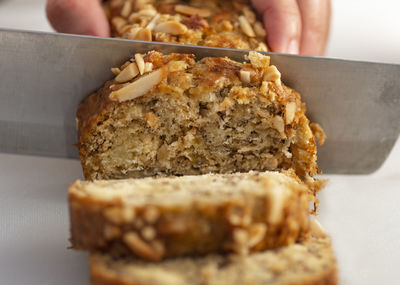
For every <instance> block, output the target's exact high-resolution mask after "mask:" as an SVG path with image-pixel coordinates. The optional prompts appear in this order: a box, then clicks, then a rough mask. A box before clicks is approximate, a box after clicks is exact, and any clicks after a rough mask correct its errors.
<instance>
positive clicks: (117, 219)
mask: <svg viewBox="0 0 400 285" xmlns="http://www.w3.org/2000/svg"><path fill="white" fill-rule="evenodd" d="M103 215H104V217H105V218H106V219H107V220H109V221H110V222H112V223H114V224H117V225H121V224H123V223H124V219H123V217H122V214H121V209H120V208H118V207H110V208H107V209H105V210H104V212H103Z"/></svg>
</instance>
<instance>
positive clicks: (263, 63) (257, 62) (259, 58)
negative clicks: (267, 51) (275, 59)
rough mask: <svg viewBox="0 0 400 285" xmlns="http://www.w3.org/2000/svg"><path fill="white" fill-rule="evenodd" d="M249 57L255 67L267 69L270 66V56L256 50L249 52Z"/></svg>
mask: <svg viewBox="0 0 400 285" xmlns="http://www.w3.org/2000/svg"><path fill="white" fill-rule="evenodd" d="M248 58H249V60H250V63H251V65H252V66H254V67H255V68H263V69H266V68H268V66H269V63H270V57H269V56H267V55H263V54H261V53H259V52H256V51H251V52H249V55H248Z"/></svg>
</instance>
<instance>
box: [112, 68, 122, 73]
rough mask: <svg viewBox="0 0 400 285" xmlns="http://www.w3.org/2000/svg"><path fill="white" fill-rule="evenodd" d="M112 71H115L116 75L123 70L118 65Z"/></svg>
mask: <svg viewBox="0 0 400 285" xmlns="http://www.w3.org/2000/svg"><path fill="white" fill-rule="evenodd" d="M111 72H112V73H114V74H115V75H118V74H119V73H120V72H121V70H120V69H119V68H118V67H113V68H111Z"/></svg>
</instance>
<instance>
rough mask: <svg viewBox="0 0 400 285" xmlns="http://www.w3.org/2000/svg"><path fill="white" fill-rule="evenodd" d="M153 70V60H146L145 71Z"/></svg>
mask: <svg viewBox="0 0 400 285" xmlns="http://www.w3.org/2000/svg"><path fill="white" fill-rule="evenodd" d="M152 71H153V64H152V63H151V62H146V63H145V64H144V73H149V72H152Z"/></svg>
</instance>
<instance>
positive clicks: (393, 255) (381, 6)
mask: <svg viewBox="0 0 400 285" xmlns="http://www.w3.org/2000/svg"><path fill="white" fill-rule="evenodd" d="M82 1H85V0H82ZM332 2H333V3H332V4H333V21H332V29H331V37H330V42H329V46H328V50H327V56H330V57H338V58H346V59H355V60H369V61H381V62H387V63H398V64H400V16H399V11H400V1H396V0H380V1H376V0H351V1H349V0H332ZM44 6H45V0H0V28H13V29H23V30H36V31H46V32H50V31H52V29H51V27H50V26H49V24H48V23H47V20H46V18H45V13H44ZM26 48H27V49H29V46H27V47H26ZM0 52H1V51H0ZM0 68H1V62H0ZM366 80H368V78H366ZM399 80H400V78H399ZM399 96H400V95H399ZM399 113H400V110H399ZM399 123H400V122H399ZM399 163H400V143H399V141H398V142H397V145H396V146H395V148H394V150H393V151H392V153H391V155H390V156H389V158H388V160H387V161H386V162H385V164H384V166H383V167H382V168H381V169H380V170H379V171H378V172H377V173H375V174H373V175H369V176H328V178H329V179H330V183H329V185H328V187H327V188H326V189H324V191H323V192H322V193H321V194H320V196H319V197H320V201H321V204H320V206H321V211H320V217H319V219H320V221H321V222H322V224H323V225H324V226H325V228H326V230H327V231H328V232H329V234H330V235H331V236H332V238H333V245H334V248H335V251H336V254H337V258H338V262H339V268H340V284H345V285H353V284H360V285H361V284H362V285H369V284H370V285H375V284H380V283H382V284H385V285H389V284H393V285H395V284H400V277H399V274H398V264H400V226H399V225H400V207H399V206H398V205H399V201H400V164H399ZM21 177H23V179H22V178H21ZM80 177H81V169H80V165H79V162H78V161H75V160H66V159H55V158H43V157H28V156H17V155H8V154H0V183H1V184H0V185H2V186H1V187H2V189H1V191H0V204H1V203H2V202H7V203H8V204H10V205H12V203H15V205H18V207H19V208H18V209H15V210H13V211H12V212H10V211H7V209H6V208H7V207H2V206H0V284H38V285H52V284H54V285H55V284H57V285H61V284H65V285H67V284H87V282H88V280H87V278H88V269H87V263H86V254H85V253H76V252H72V251H71V250H67V247H68V245H69V244H68V241H67V240H68V237H69V232H68V211H67V202H66V189H67V187H68V184H69V183H71V182H72V181H74V180H75V179H77V178H80ZM3 188H4V189H3ZM29 207H31V208H33V207H35V211H34V212H33V213H30V212H29V213H27V212H24V211H23V210H21V209H24V208H28V209H29ZM49 213H51V214H50V215H49Z"/></svg>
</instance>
